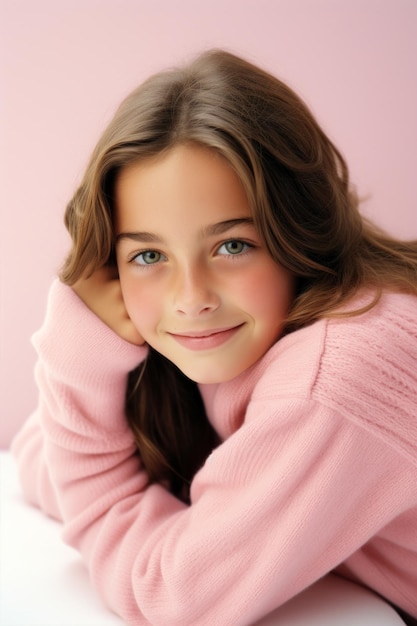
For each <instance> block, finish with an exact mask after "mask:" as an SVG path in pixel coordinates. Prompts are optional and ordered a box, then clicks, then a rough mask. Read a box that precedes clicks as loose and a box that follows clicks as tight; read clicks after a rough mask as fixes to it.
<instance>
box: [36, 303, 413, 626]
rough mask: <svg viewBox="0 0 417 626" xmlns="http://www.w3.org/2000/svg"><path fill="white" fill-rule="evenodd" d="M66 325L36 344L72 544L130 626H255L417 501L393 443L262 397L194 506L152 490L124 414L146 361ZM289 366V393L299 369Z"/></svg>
mask: <svg viewBox="0 0 417 626" xmlns="http://www.w3.org/2000/svg"><path fill="white" fill-rule="evenodd" d="M65 319H66V324H67V325H68V326H65V325H64V327H62V324H61V323H60V319H59V317H57V316H56V311H55V315H54V316H51V318H50V319H49V320H47V321H46V324H45V327H44V328H43V330H42V331H41V332H40V333H39V334H38V336H37V337H36V341H35V345H36V347H37V350H38V352H39V365H38V368H37V380H38V385H39V388H40V392H41V403H40V408H39V411H40V420H41V424H42V429H43V431H44V436H45V441H44V450H45V457H46V462H47V465H48V468H49V472H50V474H51V480H52V482H53V484H54V488H55V489H56V492H57V499H58V502H59V508H60V511H61V513H62V516H63V519H64V524H65V530H64V536H65V539H66V541H67V542H68V543H70V544H71V545H73V546H74V547H76V548H77V549H79V550H80V552H81V553H82V555H83V557H84V559H85V561H86V564H87V566H88V568H89V571H90V575H91V577H92V580H93V582H94V584H95V585H96V587H97V588H98V590H99V592H100V594H101V595H102V597H103V599H104V600H105V601H106V603H107V604H108V605H109V606H110V607H111V608H112V609H113V610H114V611H115V612H116V613H118V614H119V615H120V616H121V617H122V618H123V619H124V621H125V622H126V623H127V624H129V625H130V626H141V625H145V624H161V625H164V626H165V625H166V624H170V626H175V625H176V624H177V625H181V626H186V625H187V624H188V625H195V624H199V626H205V625H210V626H212V625H221V626H226V625H227V624H230V625H233V626H237V625H239V624H242V625H243V624H253V623H254V622H256V620H257V619H259V618H260V617H262V616H263V615H265V614H267V613H268V612H269V611H271V610H272V609H273V608H275V607H277V606H279V605H280V604H282V603H283V602H285V601H286V600H288V599H289V598H290V597H292V596H294V595H295V594H297V593H298V592H299V591H301V590H302V589H303V588H305V587H306V586H308V585H309V584H311V583H312V582H314V581H315V580H317V579H318V578H320V577H321V576H323V575H324V574H325V573H327V572H329V571H330V570H332V569H333V568H335V567H336V566H337V565H338V564H339V563H341V562H342V561H344V560H345V559H346V558H348V557H349V556H350V555H351V554H352V553H353V552H354V551H355V550H357V549H358V548H359V547H360V546H362V545H363V544H365V543H366V542H367V541H368V539H369V538H370V537H372V535H373V534H375V533H376V532H377V531H378V530H379V529H380V528H381V527H383V526H384V524H386V523H387V521H388V520H390V519H392V518H393V517H394V516H395V515H396V514H397V513H398V511H399V510H402V509H406V508H407V506H408V505H409V498H411V497H414V498H415V495H416V494H415V491H416V490H415V487H413V484H415V473H414V474H411V473H410V481H408V483H406V481H404V459H403V458H402V457H401V456H400V455H399V454H398V453H397V452H396V451H393V450H391V448H390V447H389V445H388V444H387V443H386V442H385V441H384V440H382V439H380V438H376V437H374V436H372V434H370V433H368V432H366V431H364V430H363V429H362V428H361V427H360V425H358V424H356V423H354V422H350V421H349V420H346V419H345V418H344V417H342V416H341V415H340V414H339V413H338V412H337V410H335V409H334V408H333V407H327V406H325V405H324V404H323V403H321V402H319V401H317V400H315V399H312V398H311V397H310V396H309V395H308V394H306V393H305V392H304V393H301V392H300V393H298V392H297V390H296V389H295V390H294V389H293V390H292V391H291V392H290V390H288V391H285V386H284V387H283V393H281V394H277V392H276V390H275V391H273V392H271V393H270V392H269V391H268V388H267V387H265V386H264V387H262V384H261V385H260V386H258V388H257V390H255V393H254V394H253V398H252V400H251V401H250V403H249V405H248V408H247V412H246V415H245V419H244V422H243V424H242V426H241V427H240V428H239V429H238V430H236V432H235V433H234V434H233V435H231V436H230V437H229V438H228V439H227V440H226V441H225V442H224V443H223V444H222V445H220V446H219V447H218V448H217V449H216V450H215V451H214V452H213V453H212V454H211V455H210V457H209V458H208V459H207V462H206V463H205V465H204V467H203V468H202V469H201V470H200V472H198V473H197V475H196V477H195V479H194V481H193V484H192V504H191V506H186V505H184V504H183V503H181V502H179V501H178V500H176V499H175V498H174V497H173V496H172V495H171V494H169V493H168V492H167V491H166V490H165V489H164V488H163V487H162V486H160V485H148V483H147V479H146V475H144V473H143V471H142V470H141V468H140V462H139V460H138V458H137V456H136V455H135V454H134V446H133V441H132V436H131V433H130V431H129V429H128V428H127V425H126V423H125V420H124V417H123V410H122V407H123V397H122V396H123V390H124V381H125V377H126V372H127V370H128V369H129V367H132V366H133V360H134V359H133V358H132V357H133V355H132V354H131V352H130V349H128V348H127V347H126V346H123V345H119V348H118V349H115V347H114V346H113V347H112V346H111V340H110V338H109V337H108V336H107V337H106V338H105V339H106V340H104V339H103V335H105V334H106V333H105V332H104V331H103V329H101V330H100V332H98V331H96V330H95V329H94V327H93V325H91V326H90V327H89V331H88V332H87V333H85V332H81V333H80V331H79V329H77V327H75V328H74V327H72V325H71V324H70V323H69V322H70V320H71V318H70V317H68V316H65ZM79 335H81V336H79ZM86 335H87V336H86ZM60 338H61V341H62V346H63V347H64V351H63V352H62V351H61V349H59V354H58V353H57V352H58V349H57V342H58V343H59V341H60ZM81 348H82V349H81ZM302 349H304V350H306V349H307V350H308V348H306V346H305V344H303V345H302V346H301V348H299V350H302ZM80 352H81V354H82V356H80ZM91 354H94V357H92V356H91ZM289 354H290V355H291V354H294V350H289ZM63 355H65V358H63ZM135 356H136V358H137V356H138V355H137V353H135ZM129 361H130V364H129V367H127V364H128V363H129ZM274 368H275V369H274V380H275V381H277V380H283V379H285V376H286V375H287V373H288V372H289V371H292V368H293V363H292V361H291V357H288V356H287V354H286V352H285V351H283V353H282V354H280V355H279V359H278V360H277V364H276V365H274ZM271 371H272V370H271ZM232 393H233V390H232ZM226 403H227V397H225V398H224V399H223V404H221V405H220V406H223V409H224V410H225V411H226V410H227V406H226ZM382 485H383V488H382ZM376 494H378V497H375V495H376Z"/></svg>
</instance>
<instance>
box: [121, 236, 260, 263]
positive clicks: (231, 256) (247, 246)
mask: <svg viewBox="0 0 417 626" xmlns="http://www.w3.org/2000/svg"><path fill="white" fill-rule="evenodd" d="M236 243H237V244H242V245H243V250H242V251H241V252H236V254H232V253H227V254H220V256H224V257H228V258H229V259H232V260H233V259H234V258H235V257H242V256H244V255H246V254H248V252H249V251H250V250H251V249H253V248H254V247H255V246H254V244H251V243H248V242H247V241H244V240H243V239H227V240H226V241H223V243H221V244H220V245H219V246H218V247H217V253H218V254H219V251H220V250H221V248H223V246H227V245H228V244H236ZM147 253H156V254H159V255H160V256H161V257H162V259H164V258H165V259H166V256H165V255H164V254H163V253H162V252H159V251H158V250H154V249H152V248H147V249H146V250H140V251H139V252H135V253H134V254H133V255H132V256H131V257H130V258H128V263H132V264H135V265H137V266H138V267H140V268H143V269H144V268H150V267H152V266H153V265H158V264H159V263H160V260H158V261H155V263H137V259H138V258H139V257H141V256H143V255H145V254H147Z"/></svg>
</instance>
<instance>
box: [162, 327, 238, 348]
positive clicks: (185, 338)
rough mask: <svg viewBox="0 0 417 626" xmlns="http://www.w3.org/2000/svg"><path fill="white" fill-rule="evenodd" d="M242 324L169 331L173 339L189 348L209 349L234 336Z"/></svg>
mask: <svg viewBox="0 0 417 626" xmlns="http://www.w3.org/2000/svg"><path fill="white" fill-rule="evenodd" d="M242 326H243V324H239V325H238V326H232V327H227V328H214V329H209V330H201V331H189V332H181V333H178V334H177V333H169V334H170V335H171V337H172V338H173V339H175V341H177V342H178V343H179V344H180V345H182V346H184V347H185V348H189V349H190V350H209V349H211V348H216V347H218V346H220V345H222V344H223V343H225V342H226V341H229V339H231V338H232V337H234V336H235V335H236V334H237V333H238V332H239V330H240V329H241V328H242Z"/></svg>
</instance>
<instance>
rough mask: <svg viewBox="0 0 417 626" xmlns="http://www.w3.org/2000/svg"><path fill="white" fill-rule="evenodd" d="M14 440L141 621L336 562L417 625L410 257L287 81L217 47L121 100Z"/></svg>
mask: <svg viewBox="0 0 417 626" xmlns="http://www.w3.org/2000/svg"><path fill="white" fill-rule="evenodd" d="M66 225H67V227H68V229H69V231H70V234H71V236H72V240H73V245H72V249H71V251H70V254H69V256H68V258H67V260H66V263H65V264H64V266H63V269H62V272H61V276H60V280H59V281H58V280H56V281H55V282H54V284H53V285H52V288H51V292H50V298H49V303H48V310H47V315H46V320H45V323H44V325H43V327H42V329H41V330H40V331H39V332H38V333H37V334H36V335H35V338H34V345H35V347H36V349H37V351H38V354H39V361H38V365H37V369H36V377H37V383H38V385H39V390H40V399H39V406H38V409H37V411H36V412H35V414H34V415H33V416H32V417H31V418H30V419H29V421H28V422H27V423H26V425H25V426H24V428H23V429H22V431H21V432H20V433H19V434H18V436H17V438H16V439H15V441H14V444H13V450H14V454H15V456H16V458H17V461H18V464H19V467H20V474H21V481H22V485H23V488H24V490H25V493H26V495H27V498H28V499H29V500H31V501H32V502H34V503H36V504H37V505H38V506H40V507H41V508H42V509H43V510H44V511H46V512H47V513H48V514H50V515H53V516H55V517H57V518H59V519H61V520H63V523H64V538H65V540H66V541H67V542H68V543H69V544H71V545H72V546H74V547H75V548H77V549H78V550H79V551H80V552H81V553H82V555H83V558H84V559H85V562H86V564H87V566H88V569H89V571H90V574H91V578H92V580H93V581H94V584H95V585H96V587H97V588H98V589H99V592H100V594H101V595H102V597H103V599H104V601H105V602H106V603H107V604H108V606H110V607H111V608H112V609H113V610H114V611H115V612H116V613H118V614H119V615H120V616H121V617H122V618H123V619H124V621H125V622H126V623H127V624H129V625H142V624H162V625H164V626H166V625H168V626H173V625H175V624H178V625H181V626H185V625H187V624H190V625H193V626H195V625H198V626H204V625H210V626H213V625H220V626H225V625H227V624H231V625H233V626H236V625H243V624H254V623H255V622H256V621H257V620H259V619H260V618H261V617H262V616H264V615H266V614H267V613H269V612H270V611H272V610H273V609H274V608H276V607H278V606H280V605H281V604H283V603H284V602H286V601H287V600H288V599H289V598H291V597H293V596H295V595H296V594H298V593H299V592H300V591H301V590H303V589H304V588H306V587H307V586H308V585H311V584H312V583H313V582H314V581H317V580H318V579H319V578H320V577H322V576H324V575H325V574H326V573H328V572H331V571H335V572H336V573H338V574H340V575H341V576H344V577H347V578H349V579H352V580H354V581H357V582H359V583H361V584H363V585H365V586H367V587H370V588H371V589H373V590H375V592H376V593H378V594H380V595H381V596H383V597H384V598H386V599H387V600H388V601H389V602H390V603H392V604H393V605H395V606H396V607H398V608H399V610H401V611H403V612H404V613H405V614H408V615H409V616H414V617H417V592H416V591H417V418H416V406H417V370H416V363H417V297H416V296H417V245H416V242H414V243H404V242H399V241H396V240H394V239H392V238H390V237H389V236H387V235H385V234H383V233H382V232H380V231H379V230H378V229H377V228H375V227H374V226H372V225H371V224H369V223H367V222H366V221H365V220H364V219H363V218H361V217H360V214H359V212H358V200H357V197H356V195H355V194H354V192H353V191H352V190H351V188H350V184H349V178H348V170H347V167H346V164H345V162H344V160H343V158H342V156H341V154H340V153H339V152H338V150H337V149H336V148H335V146H334V145H333V144H332V143H331V142H330V141H329V139H328V138H327V137H326V135H325V133H324V132H323V131H322V130H321V128H320V127H319V126H318V124H317V122H316V121H315V120H314V118H313V117H312V115H311V113H310V112H309V110H308V109H307V108H306V106H305V105H304V104H303V103H302V102H301V100H300V99H299V98H298V97H297V96H296V95H295V94H294V93H293V92H292V91H291V90H290V89H289V88H288V87H287V86H286V85H284V84H283V83H282V82H280V81H279V80H277V79H276V78H274V77H272V76H270V75H269V74H267V73H266V72H264V71H262V70H260V69H258V68H256V67H254V66H252V65H251V64H249V63H247V62H245V61H244V60H241V59H239V58H237V57H235V56H233V55H231V54H229V53H226V52H222V51H212V52H209V53H205V54H203V55H202V56H200V57H199V58H197V59H196V60H195V61H194V62H193V63H191V64H190V65H189V66H187V67H184V68H181V69H178V70H171V71H167V72H164V73H161V74H158V75H156V76H154V77H152V78H150V79H149V80H148V81H146V82H145V83H144V84H143V85H142V86H141V87H139V88H138V89H137V90H136V91H134V92H133V93H132V94H131V95H130V96H129V97H128V98H127V99H126V100H125V101H124V102H123V103H122V105H121V107H120V108H119V110H118V111H117V113H116V115H115V117H114V119H113V120H112V122H111V123H110V125H109V127H108V128H107V130H106V131H105V132H104V134H103V136H102V138H101V139H100V141H99V143H98V145H97V147H96V149H95V151H94V153H93V155H92V158H91V161H90V164H89V166H88V168H87V171H86V174H85V176H84V179H83V181H82V183H81V186H80V188H79V189H78V191H77V192H76V194H75V196H74V198H73V199H72V201H71V202H70V204H69V206H68V209H67V212H66Z"/></svg>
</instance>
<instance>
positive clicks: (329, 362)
mask: <svg viewBox="0 0 417 626" xmlns="http://www.w3.org/2000/svg"><path fill="white" fill-rule="evenodd" d="M368 297H369V296H368ZM366 298H367V296H366V295H365V296H364V297H362V298H358V299H356V300H352V302H351V303H350V304H349V307H347V310H355V309H358V308H360V307H361V306H364V305H365V304H366V302H367V299H366ZM258 371H260V376H259V378H258V380H257V383H256V385H255V387H254V390H253V394H252V400H253V401H257V400H258V401H259V400H263V401H265V400H272V401H273V400H274V399H275V400H278V399H283V398H284V397H291V398H299V399H301V400H305V401H306V403H307V405H308V404H309V405H310V407H311V410H313V408H312V407H313V403H319V404H320V405H321V406H326V407H328V408H329V409H330V410H331V411H333V412H334V413H337V414H338V415H339V416H340V417H343V418H344V419H348V420H350V421H352V422H355V423H356V424H357V425H358V426H360V427H362V428H364V429H366V430H367V431H368V432H370V431H371V432H372V433H373V434H374V435H377V436H379V437H381V438H383V439H385V440H386V441H388V442H389V444H390V445H394V446H397V447H398V448H400V449H401V451H402V452H406V453H407V454H408V455H410V454H411V456H412V458H413V459H414V461H415V459H416V457H417V417H416V406H417V298H416V297H415V296H412V295H407V294H396V293H386V294H384V295H383V296H382V297H381V299H380V301H379V302H378V304H377V305H375V306H374V307H373V308H372V309H370V310H369V311H367V312H366V313H363V314H360V315H356V316H348V317H343V318H332V319H324V320H319V321H317V322H315V323H314V324H312V325H311V326H308V327H306V328H303V329H301V330H299V331H296V332H294V333H292V334H290V335H288V336H286V337H284V338H283V339H282V340H280V341H279V342H278V343H277V344H276V345H275V346H274V347H273V348H272V349H271V350H270V351H269V352H268V353H267V355H266V356H265V357H264V359H263V361H262V363H260V364H259V370H258ZM307 405H306V406H307Z"/></svg>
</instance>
